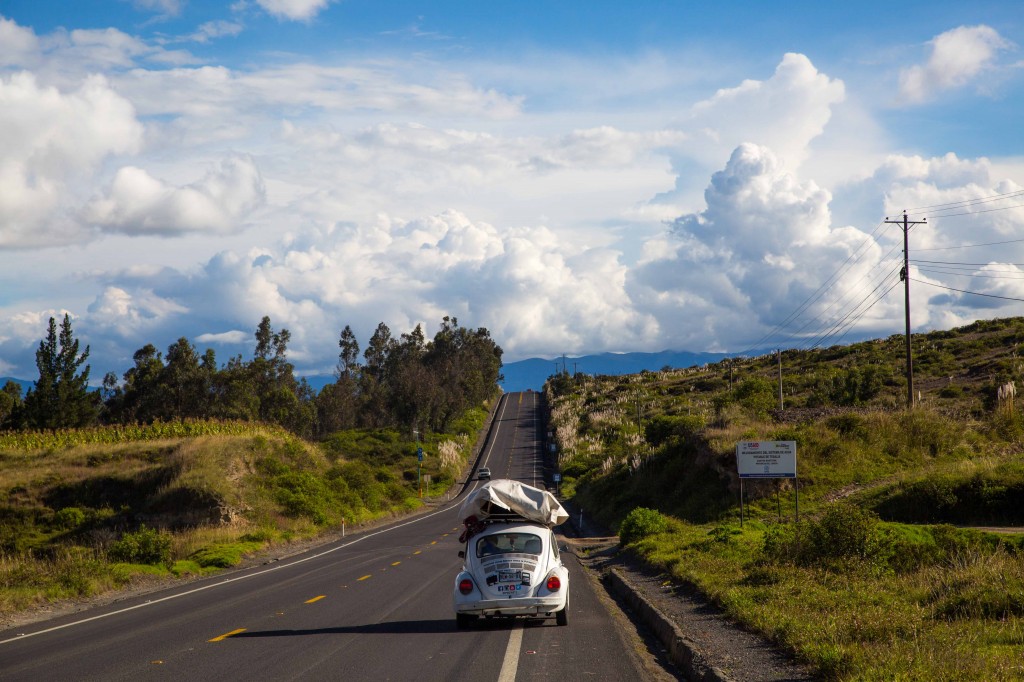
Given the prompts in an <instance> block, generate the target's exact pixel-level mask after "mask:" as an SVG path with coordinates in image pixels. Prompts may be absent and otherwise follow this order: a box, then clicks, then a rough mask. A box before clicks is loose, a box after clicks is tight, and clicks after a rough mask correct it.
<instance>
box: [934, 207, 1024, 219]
mask: <svg viewBox="0 0 1024 682" xmlns="http://www.w3.org/2000/svg"><path fill="white" fill-rule="evenodd" d="M964 208H966V207H964ZM1011 208H1024V204H1014V205H1013V206H1001V207H1000V208H986V209H985V210H983V211H965V212H964V213H943V212H941V211H939V212H937V213H932V214H931V215H932V217H933V218H955V217H956V216H961V215H981V214H982V213H995V212H996V211H1009V210H1010V209H1011ZM947 210H950V211H952V210H955V209H947Z"/></svg>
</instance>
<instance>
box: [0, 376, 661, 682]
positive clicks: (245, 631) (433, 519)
mask: <svg viewBox="0 0 1024 682" xmlns="http://www.w3.org/2000/svg"><path fill="white" fill-rule="evenodd" d="M537 401H538V395H537V394H535V393H513V394H509V395H506V396H505V397H504V398H503V399H502V401H501V403H500V404H499V407H498V412H497V415H496V417H495V423H494V426H493V428H492V429H491V438H490V440H489V441H488V443H487V444H486V445H485V447H484V450H483V455H482V458H481V462H480V466H487V467H489V468H490V469H491V471H492V474H493V476H494V477H495V478H501V477H504V478H516V479H518V480H520V481H523V482H525V483H530V484H532V485H537V486H538V487H543V485H544V483H543V475H542V473H543V472H542V459H541V457H542V453H541V438H540V433H539V423H538V421H537V419H538V414H537V411H538V410H537V408H538V404H537ZM478 485H479V482H477V481H473V482H472V484H471V485H470V486H469V488H470V489H471V488H474V487H476V486H478ZM461 501H462V497H459V498H458V499H455V500H453V501H452V503H451V504H449V505H446V506H444V507H442V508H439V509H437V510H434V511H431V512H429V513H426V514H421V515H418V516H415V517H410V518H407V519H405V520H402V521H398V522H395V523H393V524H390V525H388V526H385V527H381V528H378V529H375V530H373V531H367V532H365V533H362V534H360V535H356V536H350V537H349V538H347V539H345V540H341V541H339V542H336V543H334V544H331V545H326V546H322V547H320V548H318V549H317V550H314V551H312V552H309V553H306V554H303V555H299V556H295V557H291V558H289V559H287V560H283V561H280V562H277V563H273V564H269V565H265V566H262V567H256V568H251V569H248V570H243V571H236V572H233V573H230V574H226V575H222V576H219V577H216V578H211V579H207V580H204V581H200V582H192V583H189V584H188V585H182V586H178V587H176V588H174V589H172V590H166V591H162V592H156V593H151V594H148V595H146V596H144V597H141V598H137V599H133V600H126V601H121V602H119V603H116V604H111V605H108V606H106V607H103V608H99V609H95V610H92V611H85V612H81V613H78V614H75V615H73V616H67V617H63V618H60V619H55V620H52V621H46V622H40V623H36V624H33V625H32V626H23V627H22V628H19V629H18V630H16V631H12V630H7V631H4V632H2V633H0V679H2V680H33V681H39V680H58V679H59V680H68V679H71V680H149V679H153V680H184V679H189V680H293V679H294V680H328V679H341V680H499V681H501V682H510V681H512V680H546V679H551V680H583V679H586V680H634V679H640V678H641V677H643V676H644V675H643V673H642V672H640V670H639V669H638V668H637V667H636V663H635V660H636V657H635V656H634V655H633V654H632V652H631V651H630V648H631V647H630V646H628V645H626V644H625V643H624V642H625V640H624V638H623V637H622V636H621V635H620V634H619V632H618V631H617V630H616V626H615V623H614V620H613V619H612V617H611V616H610V615H609V612H608V611H607V609H606V607H605V606H604V604H603V603H602V601H601V600H600V599H598V597H597V595H596V594H595V592H594V590H593V589H592V587H591V584H590V581H589V580H587V578H586V576H585V575H583V573H582V569H581V567H580V566H579V564H578V562H577V561H576V559H575V557H574V556H572V555H571V553H569V552H565V553H563V560H564V561H565V562H566V563H567V565H568V566H569V568H570V571H571V591H570V594H571V595H572V596H571V610H570V613H569V625H568V627H557V626H556V625H555V624H554V620H550V621H539V622H531V623H523V622H522V621H511V622H510V621H486V622H481V623H480V624H479V625H476V626H475V627H473V628H472V629H470V630H465V631H463V630H456V628H455V618H454V615H453V613H452V608H451V592H452V586H453V582H454V578H455V574H456V573H457V572H458V570H459V567H460V566H461V560H460V559H459V558H458V556H457V553H458V551H459V549H460V548H461V545H460V544H459V542H458V535H459V532H460V530H461V523H460V519H459V518H458V507H459V505H460V504H461Z"/></svg>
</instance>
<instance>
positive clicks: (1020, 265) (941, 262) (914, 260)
mask: <svg viewBox="0 0 1024 682" xmlns="http://www.w3.org/2000/svg"><path fill="white" fill-rule="evenodd" d="M920 250H921V249H918V251H920ZM910 262H911V263H915V264H917V263H931V264H933V265H973V266H975V267H978V268H983V267H985V266H987V265H992V263H991V262H989V263H960V262H957V261H945V260H921V259H919V258H911V259H910ZM999 265H1013V266H1015V267H1018V268H1024V263H999ZM1007 272H1009V271H1007Z"/></svg>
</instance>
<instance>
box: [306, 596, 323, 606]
mask: <svg viewBox="0 0 1024 682" xmlns="http://www.w3.org/2000/svg"><path fill="white" fill-rule="evenodd" d="M326 597H327V595H326V594H321V595H320V596H319V597H313V598H312V599H307V600H306V603H307V604H312V603H313V602H316V601H320V600H321V599H325V598H326Z"/></svg>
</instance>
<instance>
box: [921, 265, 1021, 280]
mask: <svg viewBox="0 0 1024 682" xmlns="http://www.w3.org/2000/svg"><path fill="white" fill-rule="evenodd" d="M917 270H918V272H929V273H932V274H935V275H953V276H954V277H978V278H980V279H1017V280H1021V279H1024V272H1018V273H1016V274H1018V275H1021V277H1009V276H1007V275H985V274H980V273H979V272H978V271H977V270H961V271H957V270H955V269H951V270H943V269H941V268H920V267H919V268H918V269H917Z"/></svg>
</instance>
